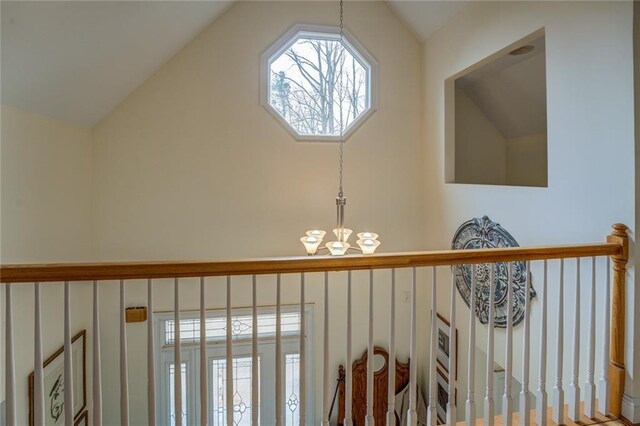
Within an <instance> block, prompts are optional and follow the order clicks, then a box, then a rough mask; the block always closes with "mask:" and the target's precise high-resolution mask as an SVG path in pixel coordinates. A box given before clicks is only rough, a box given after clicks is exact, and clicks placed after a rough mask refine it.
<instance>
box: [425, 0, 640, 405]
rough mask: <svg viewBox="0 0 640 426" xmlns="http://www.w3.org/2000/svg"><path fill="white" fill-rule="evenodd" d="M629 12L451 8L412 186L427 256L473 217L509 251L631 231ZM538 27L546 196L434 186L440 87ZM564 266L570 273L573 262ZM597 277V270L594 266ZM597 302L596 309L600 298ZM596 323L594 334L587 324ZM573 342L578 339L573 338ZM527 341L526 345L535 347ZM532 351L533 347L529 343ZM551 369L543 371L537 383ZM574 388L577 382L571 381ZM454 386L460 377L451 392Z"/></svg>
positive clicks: (429, 54)
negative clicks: (497, 231) (542, 51)
mask: <svg viewBox="0 0 640 426" xmlns="http://www.w3.org/2000/svg"><path fill="white" fill-rule="evenodd" d="M631 8H632V3H631V2H615V3H612V2H477V3H473V4H471V5H469V6H468V7H466V8H465V9H463V10H462V11H461V12H460V13H458V14H457V15H456V16H455V17H454V18H453V19H452V20H450V21H449V22H448V23H447V24H446V25H445V26H444V27H443V28H442V29H440V30H439V31H438V32H437V33H435V34H434V35H432V36H431V37H430V38H429V40H427V42H426V43H425V48H424V52H425V55H424V75H425V78H424V82H425V104H424V105H425V111H424V121H423V125H424V142H425V151H424V156H423V160H424V165H425V167H424V171H425V174H424V177H423V178H424V181H425V182H426V185H427V187H426V193H427V194H428V200H429V202H428V204H427V205H426V219H427V222H426V223H427V232H426V234H425V238H426V241H427V245H428V247H429V248H440V247H443V246H446V245H447V244H449V242H450V239H451V236H452V235H453V233H454V231H455V230H456V228H457V226H458V225H459V224H460V223H462V222H463V221H465V220H467V219H469V218H471V217H479V216H482V215H484V214H486V215H488V216H489V217H491V218H492V219H494V220H495V221H497V222H499V223H501V224H502V225H503V226H505V227H506V228H507V229H508V230H509V231H511V233H512V234H513V235H514V236H515V237H516V239H518V241H519V243H520V244H521V245H545V244H554V243H568V242H587V241H602V240H603V239H604V237H605V235H607V234H608V233H609V232H610V225H611V224H612V223H614V222H625V223H634V220H635V212H634V197H635V196H636V190H635V188H634V185H633V182H634V160H633V158H634V152H633V95H632V94H633V75H632V69H633V68H632V57H633V55H632V39H631V37H630V36H631V30H632V11H631ZM542 27H545V34H546V52H547V53H546V54H547V57H546V60H547V112H548V122H547V128H548V166H549V169H548V176H549V181H548V183H549V187H548V188H523V187H510V186H502V187H496V186H483V185H459V184H457V185H448V184H445V183H444V175H445V171H444V158H445V155H444V113H445V111H444V88H445V85H444V81H445V79H447V78H449V77H450V76H452V75H454V74H456V73H458V72H460V71H462V70H464V69H466V68H467V67H469V66H471V65H473V64H474V63H476V62H478V61H480V60H481V59H483V58H485V57H487V56H489V55H491V54H493V53H494V52H497V51H499V50H500V49H502V48H504V47H506V46H508V45H509V44H510V43H512V42H514V41H517V40H519V39H521V38H522V37H525V36H527V35H528V34H531V33H533V32H535V31H537V30H539V29H540V28H542ZM587 34H588V37H587V36H585V35H587ZM611 64H615V66H612V65H611ZM632 236H633V234H632ZM554 265H555V263H554ZM540 266H541V265H537V266H536V270H535V271H534V285H535V286H536V289H538V290H539V289H540V283H541V270H540ZM588 266H589V263H588V262H583V267H584V269H583V274H585V275H584V276H587V277H588V276H589V275H588V274H589V270H588ZM567 267H568V268H571V269H570V270H571V271H574V270H575V262H574V263H572V264H571V265H570V266H569V265H567ZM599 271H600V272H602V271H603V269H602V265H601V266H600V269H599ZM555 273H556V271H555V270H554V269H552V271H551V275H550V276H551V277H553V278H552V279H553V281H550V282H551V283H553V284H551V285H550V297H549V312H550V314H551V315H550V316H549V320H550V323H549V324H550V329H549V339H550V340H549V341H550V342H554V341H555V326H554V324H555V322H554V321H555V318H556V316H555V314H554V312H557V302H556V300H557V296H556V294H557V285H556V283H557V275H556V276H554V275H553V274H555ZM574 273H575V272H571V274H574ZM568 276H569V275H568ZM571 276H573V275H571ZM600 277H601V275H600ZM628 279H629V280H628V286H627V291H628V295H629V299H628V304H627V312H628V313H629V316H628V318H630V320H629V321H628V324H627V325H628V327H627V335H626V337H627V339H629V340H627V341H628V342H631V341H633V337H634V336H636V335H637V334H638V329H637V324H634V323H633V320H632V319H633V318H634V315H635V311H636V307H635V304H634V300H636V299H635V296H634V292H635V290H634V289H635V285H634V283H635V281H634V271H633V268H631V270H630V271H629V275H628ZM569 283H571V284H568V285H567V291H568V292H573V291H574V290H573V289H574V284H573V283H574V281H573V280H571V281H569ZM583 285H585V286H586V285H587V284H586V282H584V281H583ZM585 292H586V287H585V289H584V290H583V294H587V293H585ZM441 294H442V293H441ZM568 294H573V293H568ZM569 300H571V299H569ZM597 300H602V297H601V295H600V294H598V299H597ZM583 301H584V298H583ZM438 304H439V305H440V306H442V310H443V311H444V312H447V309H448V308H447V306H448V301H447V300H446V298H443V299H442V300H441V299H440V298H438ZM586 307H587V304H586V303H583V304H582V308H583V309H582V318H583V320H586V318H587V309H586ZM532 312H533V313H532V315H533V317H534V318H535V320H534V321H533V322H532V324H533V326H532V333H533V334H532V336H539V330H538V324H539V320H538V319H539V312H540V297H538V298H536V299H535V300H534V302H533V305H532ZM566 315H567V316H566V318H567V321H566V323H565V325H566V327H567V330H571V329H572V327H573V325H574V324H573V321H571V320H570V319H569V317H570V314H569V313H566ZM467 317H468V310H466V309H461V310H459V316H458V320H459V321H461V322H460V324H462V325H461V326H460V327H461V329H460V332H461V333H460V338H461V339H462V341H463V342H464V341H465V339H466V338H467V335H468V333H467V330H466V328H467V327H465V326H464V324H465V323H466V320H467ZM598 324H599V327H598V334H597V335H598V336H600V335H601V334H600V332H601V328H600V324H601V319H600V317H599V316H598ZM521 329H522V327H521V326H520V327H518V328H517V330H518V333H516V336H515V339H516V340H515V341H516V342H521V340H520V339H521V335H520V334H519V333H520V330H521ZM583 329H584V327H583ZM483 330H484V329H483V328H481V329H480V331H479V334H478V336H479V338H478V344H479V345H480V346H482V345H484V342H485V340H482V339H483V337H482V336H483ZM583 331H584V330H583ZM585 336H586V335H585V334H583V338H584V337H585ZM599 338H600V337H599ZM533 341H534V342H537V338H534V340H533ZM585 341H586V340H583V342H585ZM503 344H504V333H503V332H499V333H498V335H497V340H496V348H504V346H503ZM532 347H534V348H538V347H539V346H538V344H537V343H536V344H534V345H533V346H532ZM520 348H521V345H520V344H518V345H516V351H515V358H514V359H516V360H518V361H517V362H515V363H514V369H515V372H516V373H517V374H518V375H521V373H520V372H521V367H520V365H521V363H520V362H519V360H520V358H519V355H520V354H519V351H520V350H521V349H520ZM496 351H497V352H496V356H497V359H500V358H503V357H504V351H503V350H502V349H497V350H496ZM569 353H570V352H569ZM466 356H467V354H464V353H461V359H460V362H463V363H464V362H466ZM568 358H569V355H568V354H567V356H565V361H566V362H565V372H567V373H568V372H569V371H570V370H569V369H568V368H566V367H568V366H569V364H568ZM537 359H538V357H537V355H535V352H534V354H533V355H532V359H531V360H532V365H534V366H536V365H537V363H538V361H537ZM585 362H586V351H583V358H582V360H581V365H582V366H584V365H585ZM626 362H627V365H628V367H629V375H628V377H627V379H628V381H627V383H628V385H627V391H628V392H631V391H632V389H634V380H635V381H637V380H638V378H637V375H638V366H637V365H634V348H633V345H630V344H629V345H627V355H626ZM596 365H597V366H599V365H600V364H598V363H597V364H596ZM554 371H555V366H554V364H553V363H551V364H550V365H549V369H548V373H549V374H548V375H547V378H548V379H551V378H552V374H553V372H554ZM599 371H600V369H599V368H597V373H596V374H600V373H599ZM536 372H537V368H533V369H532V372H531V381H530V383H535V382H534V380H533V379H534V378H535V377H536ZM567 378H568V377H565V380H566V379H567ZM548 382H549V383H550V380H548ZM565 383H567V382H566V381H565ZM580 383H584V377H583V376H582V375H581V378H580ZM465 388H466V378H464V377H463V378H462V379H461V380H460V382H459V389H465ZM459 414H460V413H459Z"/></svg>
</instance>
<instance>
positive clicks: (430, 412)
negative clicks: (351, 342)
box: [411, 266, 438, 426]
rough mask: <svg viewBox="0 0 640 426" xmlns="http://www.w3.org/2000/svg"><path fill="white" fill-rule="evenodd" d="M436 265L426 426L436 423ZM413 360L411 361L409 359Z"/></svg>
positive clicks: (433, 271) (432, 270) (432, 298)
mask: <svg viewBox="0 0 640 426" xmlns="http://www.w3.org/2000/svg"><path fill="white" fill-rule="evenodd" d="M436 286H437V282H436V267H435V266H433V267H432V268H431V335H430V343H429V346H430V348H429V405H428V406H427V426H435V425H436V416H437V414H438V411H437V408H436V374H437V373H436V342H437V340H436V313H437V311H436ZM411 362H413V361H411Z"/></svg>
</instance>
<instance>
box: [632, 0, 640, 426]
mask: <svg viewBox="0 0 640 426" xmlns="http://www.w3.org/2000/svg"><path fill="white" fill-rule="evenodd" d="M633 71H634V73H633V78H634V88H635V90H634V99H635V139H636V141H635V142H636V143H635V152H636V155H635V172H636V179H635V182H636V188H640V3H637V2H634V3H633ZM639 226H640V197H638V196H637V191H636V220H635V229H638V227H639ZM636 247H637V244H636ZM636 250H637V249H636ZM635 259H636V268H638V267H640V256H636V258H635ZM630 296H631V297H632V298H633V297H634V296H635V303H634V306H640V291H636V292H635V293H634V294H632V295H630ZM631 300H633V299H631ZM634 313H635V319H634V321H635V327H636V328H635V330H640V309H636V310H635V311H634ZM631 318H633V316H631ZM636 334H637V333H636ZM634 365H635V366H636V374H637V375H639V376H640V351H636V352H635V360H634ZM634 385H635V387H634V389H633V391H632V395H634V396H635V397H636V398H637V397H640V380H635V381H634ZM635 416H637V417H635V418H633V419H632V420H633V421H634V422H636V423H638V422H640V412H636V413H635Z"/></svg>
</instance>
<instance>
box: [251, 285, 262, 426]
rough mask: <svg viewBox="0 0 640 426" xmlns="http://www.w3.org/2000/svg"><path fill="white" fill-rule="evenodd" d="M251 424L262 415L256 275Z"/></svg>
mask: <svg viewBox="0 0 640 426" xmlns="http://www.w3.org/2000/svg"><path fill="white" fill-rule="evenodd" d="M251 294H252V297H251V424H253V425H257V424H258V418H259V417H260V409H259V406H260V399H259V398H260V389H259V386H260V383H259V381H258V375H259V374H260V372H259V369H258V362H259V361H258V288H257V278H256V276H255V275H254V276H253V278H252V286H251Z"/></svg>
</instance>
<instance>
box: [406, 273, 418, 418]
mask: <svg viewBox="0 0 640 426" xmlns="http://www.w3.org/2000/svg"><path fill="white" fill-rule="evenodd" d="M411 277H412V279H411V329H410V333H411V334H410V336H409V338H410V340H409V409H408V410H407V424H408V425H409V426H415V425H417V424H418V413H417V412H416V405H417V400H416V399H417V388H418V383H417V380H418V369H417V364H418V359H417V358H418V357H417V341H416V340H417V330H416V326H417V324H416V315H417V313H416V303H417V302H416V299H417V297H416V268H413V270H412V276H411Z"/></svg>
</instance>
